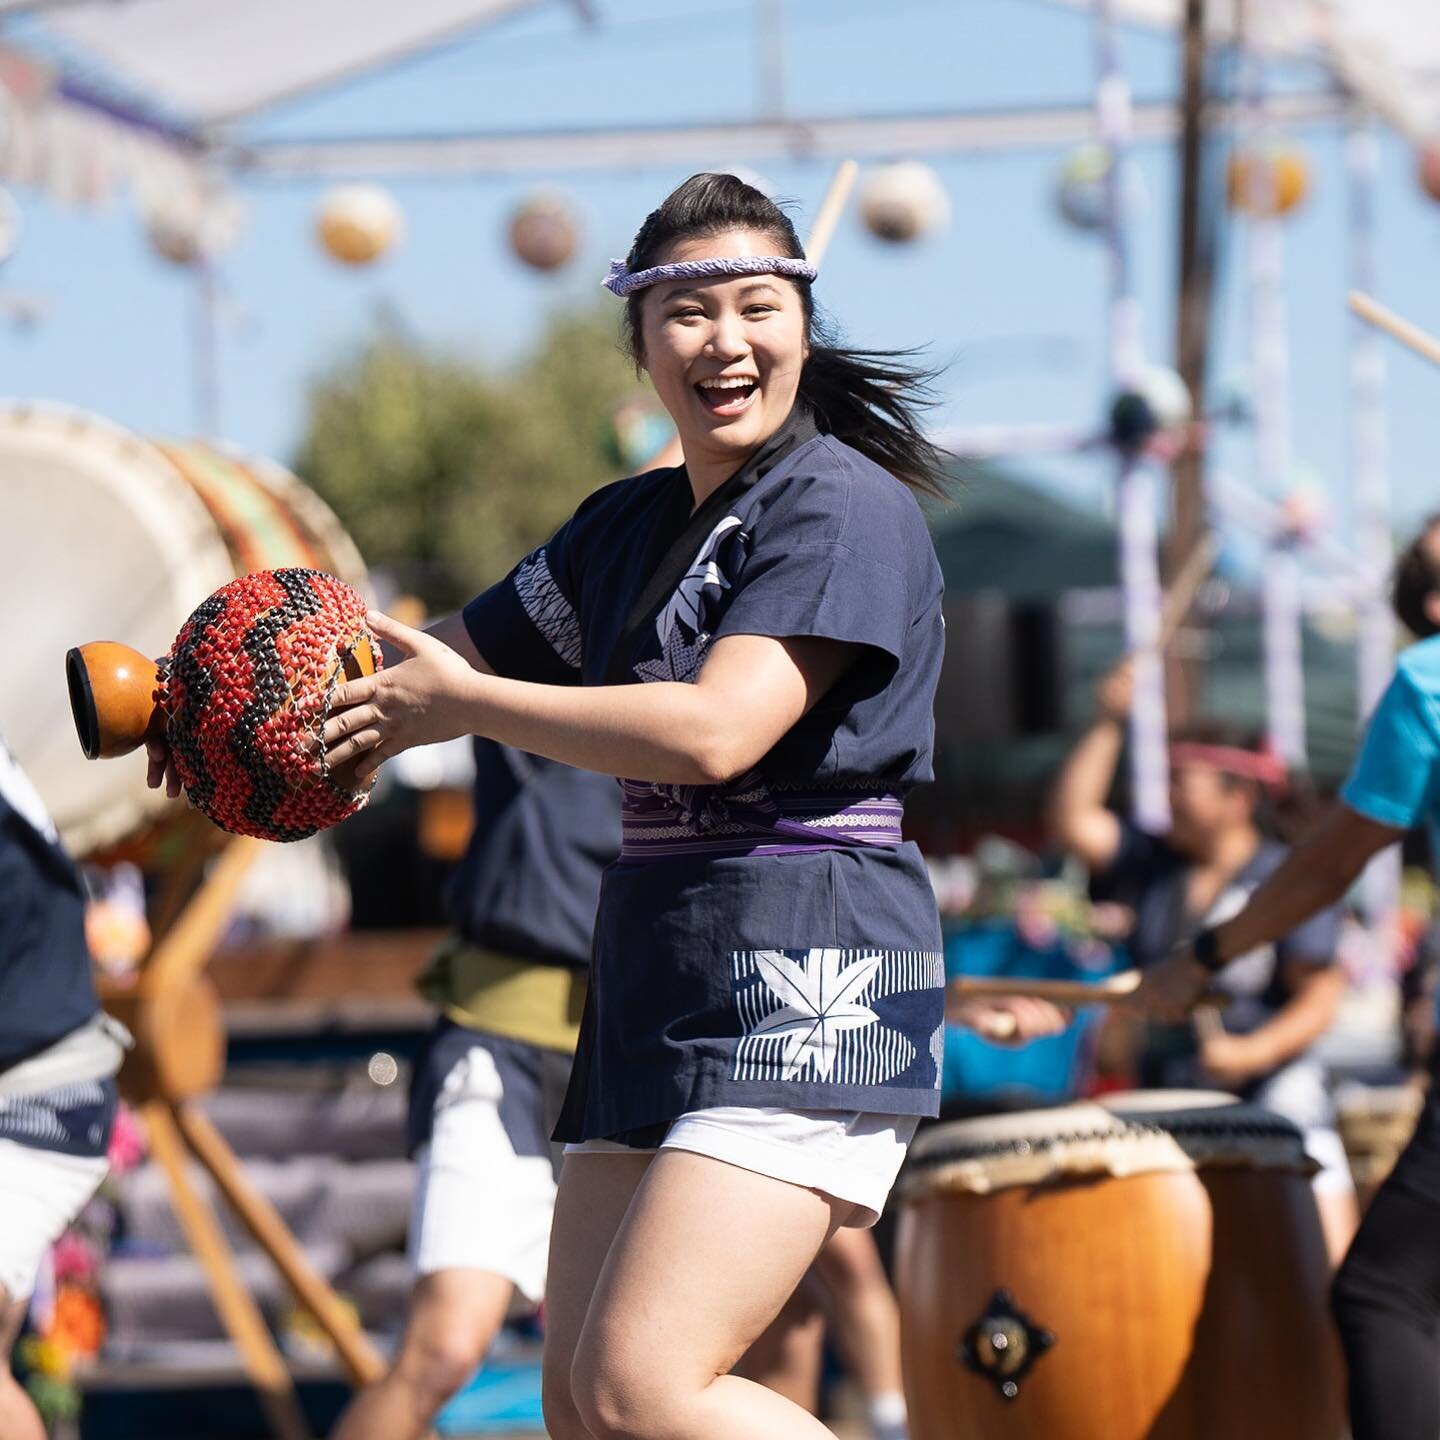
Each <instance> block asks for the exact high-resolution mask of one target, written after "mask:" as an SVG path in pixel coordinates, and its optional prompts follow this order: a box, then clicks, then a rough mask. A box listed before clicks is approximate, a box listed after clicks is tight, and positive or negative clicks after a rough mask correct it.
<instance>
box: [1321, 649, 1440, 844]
mask: <svg viewBox="0 0 1440 1440" xmlns="http://www.w3.org/2000/svg"><path fill="white" fill-rule="evenodd" d="M1340 798H1341V799H1342V800H1343V801H1344V802H1345V803H1346V804H1347V805H1348V806H1349V807H1350V808H1351V809H1352V810H1355V811H1358V812H1359V813H1360V814H1361V815H1364V816H1366V817H1367V818H1368V819H1371V820H1377V821H1379V822H1380V824H1382V825H1391V826H1394V828H1395V829H1397V830H1409V829H1410V828H1411V827H1412V826H1414V825H1418V824H1419V823H1420V822H1421V821H1422V820H1423V821H1426V822H1427V823H1428V824H1429V826H1430V829H1431V832H1432V835H1434V834H1436V833H1437V832H1440V635H1433V636H1431V637H1430V638H1429V639H1428V640H1422V641H1420V642H1419V644H1417V645H1412V646H1411V647H1410V648H1409V649H1408V650H1405V651H1403V652H1402V653H1401V655H1400V660H1399V663H1398V665H1397V666H1396V670H1395V678H1394V679H1393V680H1391V682H1390V684H1389V687H1388V688H1387V689H1386V691H1385V693H1384V695H1382V696H1381V697H1380V703H1379V704H1378V705H1377V706H1376V707H1375V713H1374V714H1373V715H1372V716H1371V717H1370V724H1369V726H1368V727H1367V729H1366V731H1365V741H1364V743H1363V744H1362V745H1361V747H1360V753H1359V755H1358V756H1356V758H1355V764H1354V767H1353V768H1352V769H1351V771H1350V778H1349V779H1348V780H1347V781H1346V782H1345V788H1344V789H1343V790H1342V791H1341V792H1340ZM1437 853H1440V851H1437Z"/></svg>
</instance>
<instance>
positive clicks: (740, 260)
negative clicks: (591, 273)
mask: <svg viewBox="0 0 1440 1440" xmlns="http://www.w3.org/2000/svg"><path fill="white" fill-rule="evenodd" d="M819 273H820V272H819V271H818V270H817V269H816V268H815V267H814V266H813V265H812V264H811V263H810V262H809V261H808V260H792V259H791V258H790V257H789V256H788V255H727V256H723V257H720V258H717V259H714V260H677V261H676V262H675V263H674V264H673V265H652V266H651V267H650V269H648V270H627V269H626V268H625V262H624V261H623V260H612V261H611V262H610V273H609V274H608V275H607V276H606V277H605V278H604V279H603V280H602V281H601V282H600V283H601V284H602V285H603V286H604V287H605V288H606V289H607V290H608V291H610V293H611V294H612V295H619V296H622V297H623V296H626V295H629V294H632V293H633V292H634V291H636V290H644V289H646V288H647V287H648V286H650V285H658V284H659V283H660V282H661V281H662V280H713V279H715V277H716V276H721V275H723V276H731V275H784V276H786V277H788V278H789V279H792V280H813V279H814V278H815V277H816V276H817V275H818V274H819Z"/></svg>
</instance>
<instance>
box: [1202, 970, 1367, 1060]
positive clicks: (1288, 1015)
mask: <svg viewBox="0 0 1440 1440" xmlns="http://www.w3.org/2000/svg"><path fill="white" fill-rule="evenodd" d="M1286 978H1287V981H1288V989H1289V990H1290V998H1289V999H1288V1000H1287V1001H1286V1002H1285V1004H1284V1005H1282V1006H1281V1007H1280V1009H1279V1010H1277V1011H1276V1012H1275V1014H1274V1016H1272V1017H1271V1019H1270V1020H1268V1021H1266V1023H1265V1024H1264V1025H1261V1026H1260V1027H1259V1028H1258V1029H1255V1030H1252V1031H1251V1032H1250V1033H1249V1034H1248V1035H1231V1034H1228V1033H1227V1032H1225V1031H1223V1030H1219V1031H1216V1033H1214V1034H1213V1035H1207V1036H1206V1037H1205V1038H1204V1039H1203V1040H1202V1041H1201V1043H1200V1063H1201V1064H1202V1065H1203V1066H1204V1067H1205V1071H1206V1073H1207V1074H1208V1075H1209V1076H1210V1078H1211V1080H1212V1081H1214V1082H1215V1084H1217V1085H1243V1084H1244V1083H1245V1082H1246V1081H1248V1080H1252V1079H1254V1078H1255V1077H1256V1076H1257V1075H1268V1074H1269V1073H1270V1072H1271V1071H1272V1070H1278V1069H1279V1068H1280V1067H1281V1066H1282V1065H1285V1064H1288V1063H1289V1062H1290V1061H1291V1060H1293V1059H1294V1058H1295V1057H1296V1056H1297V1055H1300V1054H1303V1053H1304V1052H1305V1051H1306V1050H1308V1049H1309V1048H1310V1046H1311V1045H1313V1044H1314V1043H1315V1042H1316V1041H1317V1040H1318V1039H1319V1038H1320V1037H1321V1036H1322V1035H1323V1034H1324V1033H1325V1032H1326V1031H1327V1030H1328V1029H1329V1028H1330V1026H1331V1025H1332V1024H1333V1023H1334V1020H1335V1013H1336V1011H1337V1010H1338V1009H1339V1008H1340V1000H1341V997H1342V996H1343V995H1344V993H1345V973H1344V971H1342V970H1341V969H1340V968H1339V967H1338V966H1335V965H1301V964H1292V965H1289V966H1287V967H1286Z"/></svg>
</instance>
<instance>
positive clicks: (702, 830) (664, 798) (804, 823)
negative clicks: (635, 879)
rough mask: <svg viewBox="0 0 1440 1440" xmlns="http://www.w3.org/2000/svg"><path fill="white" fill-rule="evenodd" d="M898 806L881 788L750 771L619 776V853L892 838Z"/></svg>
mask: <svg viewBox="0 0 1440 1440" xmlns="http://www.w3.org/2000/svg"><path fill="white" fill-rule="evenodd" d="M904 814H905V802H904V801H903V800H902V799H901V798H900V796H898V795H895V794H891V793H888V792H886V791H882V790H878V789H875V788H848V787H847V788H839V787H832V788H829V789H814V790H807V789H801V788H799V787H786V786H782V785H771V784H768V783H767V782H766V781H765V780H763V779H762V778H761V777H760V776H759V775H758V774H757V773H756V772H754V771H751V773H750V774H748V775H745V776H742V777H741V778H740V779H739V780H736V781H734V782H733V783H732V784H730V785H723V786H722V785H658V784H653V783H651V782H650V781H648V780H621V782H620V820H621V827H622V835H621V844H620V859H621V862H622V863H624V864H627V865H638V864H644V863H646V862H647V861H652V860H677V859H688V858H689V857H691V856H695V855H798V854H801V853H804V852H806V851H810V850H848V849H850V848H852V847H853V846H856V845H898V844H900V843H901V839H902V838H903V837H902V836H901V834H900V821H901V819H902V818H903V817H904Z"/></svg>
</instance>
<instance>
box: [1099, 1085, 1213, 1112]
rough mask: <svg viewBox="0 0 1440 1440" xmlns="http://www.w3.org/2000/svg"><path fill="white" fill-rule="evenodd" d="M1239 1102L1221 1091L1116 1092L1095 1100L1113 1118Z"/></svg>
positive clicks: (1198, 1108)
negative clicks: (1108, 1111) (1114, 1115)
mask: <svg viewBox="0 0 1440 1440" xmlns="http://www.w3.org/2000/svg"><path fill="white" fill-rule="evenodd" d="M1239 1103H1240V1100H1239V1098H1238V1097H1237V1096H1235V1095H1227V1094H1226V1093H1225V1091H1223V1090H1116V1091H1113V1092H1111V1093H1110V1094H1108V1095H1101V1096H1098V1097H1097V1099H1096V1104H1098V1105H1103V1106H1104V1107H1105V1108H1106V1109H1107V1110H1110V1111H1112V1112H1113V1113H1114V1114H1116V1115H1153V1114H1154V1113H1156V1112H1157V1111H1162V1110H1163V1111H1166V1112H1167V1113H1169V1114H1175V1113H1177V1112H1180V1111H1184V1110H1214V1109H1216V1108H1218V1107H1219V1106H1222V1105H1238V1104H1239Z"/></svg>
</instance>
